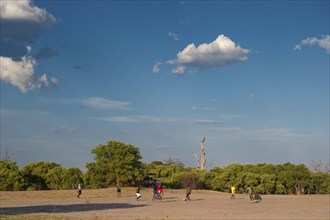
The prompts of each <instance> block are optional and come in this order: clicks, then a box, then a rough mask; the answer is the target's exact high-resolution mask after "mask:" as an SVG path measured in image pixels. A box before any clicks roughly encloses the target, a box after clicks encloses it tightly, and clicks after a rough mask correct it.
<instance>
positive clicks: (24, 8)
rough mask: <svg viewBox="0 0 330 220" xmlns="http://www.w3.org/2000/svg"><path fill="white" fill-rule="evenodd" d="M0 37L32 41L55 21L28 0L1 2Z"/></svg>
mask: <svg viewBox="0 0 330 220" xmlns="http://www.w3.org/2000/svg"><path fill="white" fill-rule="evenodd" d="M0 4H1V9H0V10H1V11H0V12H1V13H0V14H1V15H0V18H1V25H2V30H1V36H4V37H12V38H16V39H21V40H33V39H35V38H37V37H38V36H39V34H40V33H42V32H45V31H47V30H48V29H49V28H50V27H51V26H52V25H53V24H54V23H55V22H56V19H55V18H54V16H53V15H52V14H50V13H48V12H47V11H46V10H45V9H41V8H39V7H37V6H35V5H34V4H33V2H32V1H30V0H20V1H1V2H0Z"/></svg>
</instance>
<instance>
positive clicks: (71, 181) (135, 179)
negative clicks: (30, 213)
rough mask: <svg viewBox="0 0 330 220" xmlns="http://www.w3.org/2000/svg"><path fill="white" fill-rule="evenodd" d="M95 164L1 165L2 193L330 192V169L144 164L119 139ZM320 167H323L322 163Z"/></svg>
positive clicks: (101, 148)
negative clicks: (130, 189)
mask: <svg viewBox="0 0 330 220" xmlns="http://www.w3.org/2000/svg"><path fill="white" fill-rule="evenodd" d="M91 153H92V154H94V155H95V157H94V161H93V162H90V163H87V164H86V168H87V171H86V172H85V173H83V172H82V171H81V170H80V169H79V168H63V167H62V166H61V165H60V164H57V163H53V162H42V161H40V162H32V163H29V164H27V165H25V166H23V167H22V169H19V168H18V166H17V164H16V162H14V161H10V160H1V161H0V190H1V191H12V190H59V189H75V188H76V187H77V184H78V183H82V184H83V186H84V188H90V189H98V188H107V187H111V186H116V185H120V186H142V187H149V186H151V185H152V183H153V182H154V181H159V182H161V183H162V185H163V187H165V188H171V189H179V188H184V187H187V186H190V187H193V188H196V189H207V190H216V191H221V192H229V189H230V187H231V186H235V187H236V191H237V192H238V193H243V192H245V190H246V188H247V187H252V188H253V190H254V192H257V193H261V194H328V193H330V174H329V171H326V170H324V169H323V170H321V169H317V170H313V171H311V170H309V169H308V168H307V167H306V166H305V165H304V164H298V165H296V164H291V163H289V162H288V163H285V164H276V165H274V164H266V163H262V164H247V165H241V164H231V165H228V166H225V167H214V168H212V169H211V170H208V171H207V170H204V171H203V170H200V169H197V168H192V167H185V166H184V164H183V163H182V162H180V161H179V160H173V159H171V158H170V159H169V160H167V161H165V162H162V161H153V162H151V163H143V162H142V161H141V160H142V155H141V153H140V150H139V148H138V147H136V146H134V145H130V144H125V143H122V142H119V141H108V142H107V143H106V144H104V145H98V146H96V147H95V148H93V149H92V150H91ZM318 165H320V164H318Z"/></svg>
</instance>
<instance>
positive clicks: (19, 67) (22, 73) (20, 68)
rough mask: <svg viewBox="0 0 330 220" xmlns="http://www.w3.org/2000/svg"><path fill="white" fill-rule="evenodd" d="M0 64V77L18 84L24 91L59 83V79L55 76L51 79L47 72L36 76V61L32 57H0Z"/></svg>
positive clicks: (14, 84) (15, 84)
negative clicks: (19, 58)
mask: <svg viewBox="0 0 330 220" xmlns="http://www.w3.org/2000/svg"><path fill="white" fill-rule="evenodd" d="M0 66H1V68H0V69H1V75H0V79H1V80H4V81H6V82H9V83H10V84H12V85H13V86H16V87H17V88H18V89H19V90H20V91H21V92H23V93H25V92H27V91H29V90H33V89H39V88H43V87H48V88H49V87H53V86H56V84H57V83H58V79H56V78H54V77H52V78H50V79H49V78H48V77H47V75H46V74H43V75H42V76H41V77H39V78H36V77H35V76H34V70H35V66H36V61H35V60H34V59H33V58H31V57H22V60H21V61H13V60H12V59H11V58H9V57H0Z"/></svg>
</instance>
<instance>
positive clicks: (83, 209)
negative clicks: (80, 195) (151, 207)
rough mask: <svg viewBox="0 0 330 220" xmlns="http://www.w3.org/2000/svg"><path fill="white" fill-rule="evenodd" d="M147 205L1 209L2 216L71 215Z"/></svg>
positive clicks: (50, 206) (49, 206)
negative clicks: (70, 213) (73, 213)
mask: <svg viewBox="0 0 330 220" xmlns="http://www.w3.org/2000/svg"><path fill="white" fill-rule="evenodd" d="M142 206H146V205H143V204H141V205H132V204H128V203H114V204H111V203H101V204H100V203H90V204H71V205H38V206H24V207H7V208H0V214H1V215H18V214H33V213H69V212H86V211H98V210H106V209H121V208H125V209H126V208H138V207H142Z"/></svg>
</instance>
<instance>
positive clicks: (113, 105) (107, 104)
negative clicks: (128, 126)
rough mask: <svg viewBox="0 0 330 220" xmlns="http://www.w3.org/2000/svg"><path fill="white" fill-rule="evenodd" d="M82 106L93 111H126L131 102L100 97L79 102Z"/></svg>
mask: <svg viewBox="0 0 330 220" xmlns="http://www.w3.org/2000/svg"><path fill="white" fill-rule="evenodd" d="M80 101H81V103H82V104H84V105H86V106H89V107H91V108H94V109H100V110H102V109H128V106H130V105H131V102H127V101H116V100H109V99H105V98H101V97H90V98H83V99H81V100H80Z"/></svg>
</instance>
